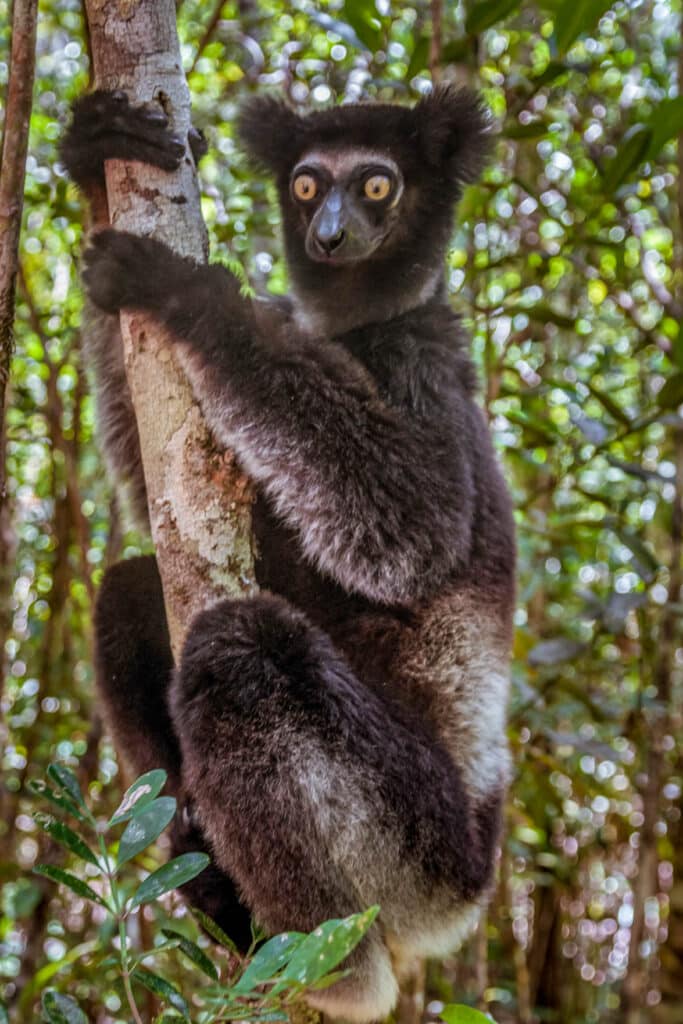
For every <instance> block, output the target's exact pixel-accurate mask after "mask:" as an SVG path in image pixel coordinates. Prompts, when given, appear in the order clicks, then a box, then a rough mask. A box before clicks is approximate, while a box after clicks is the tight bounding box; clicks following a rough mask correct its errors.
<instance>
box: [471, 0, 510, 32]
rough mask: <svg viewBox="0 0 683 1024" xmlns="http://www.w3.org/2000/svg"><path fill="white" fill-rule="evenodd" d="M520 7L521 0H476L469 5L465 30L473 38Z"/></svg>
mask: <svg viewBox="0 0 683 1024" xmlns="http://www.w3.org/2000/svg"><path fill="white" fill-rule="evenodd" d="M519 6H520V0H476V2H475V3H473V4H471V5H469V8H468V11H467V17H466V19H465V29H466V31H467V32H468V33H469V35H471V36H474V35H477V33H478V32H483V31H484V30H485V29H487V28H491V26H492V25H495V24H497V22H499V21H502V20H503V18H507V16H508V15H509V14H512V12H513V11H515V10H517V8H518V7H519Z"/></svg>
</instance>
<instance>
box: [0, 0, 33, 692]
mask: <svg viewBox="0 0 683 1024" xmlns="http://www.w3.org/2000/svg"><path fill="white" fill-rule="evenodd" d="M37 22H38V0H14V4H13V6H12V51H11V54H10V67H9V80H8V83H7V100H6V103H5V125H4V130H3V134H2V156H1V159H0V696H1V695H2V693H3V691H4V678H5V654H4V651H5V640H6V638H7V633H8V630H9V625H10V606H9V601H10V586H11V579H10V563H11V561H12V548H13V544H12V530H11V527H10V516H9V509H8V506H7V497H8V496H7V483H6V480H5V429H6V425H5V403H6V393H7V384H8V380H9V364H10V358H11V355H12V345H13V336H12V325H13V323H14V298H15V294H16V281H17V272H18V269H19V232H20V229H21V213H22V210H23V206H24V178H25V175H26V154H27V152H28V131H29V123H30V120H31V101H32V99H33V76H34V71H35V58H36V26H37Z"/></svg>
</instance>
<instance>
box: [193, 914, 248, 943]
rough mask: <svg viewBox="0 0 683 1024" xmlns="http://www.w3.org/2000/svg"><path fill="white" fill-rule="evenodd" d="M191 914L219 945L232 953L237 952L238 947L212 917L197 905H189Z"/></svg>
mask: <svg viewBox="0 0 683 1024" xmlns="http://www.w3.org/2000/svg"><path fill="white" fill-rule="evenodd" d="M190 910H191V912H192V916H193V917H194V918H195V920H196V922H197V924H198V925H199V926H200V927H201V928H203V929H204V931H205V932H206V934H207V935H210V936H211V938H212V939H214V940H215V941H216V942H217V943H218V945H219V946H223V948H224V949H229V950H230V951H231V952H232V953H237V952H238V949H237V946H236V945H235V943H234V942H233V941H232V939H231V938H230V936H229V935H226V934H225V932H224V931H223V929H222V928H221V926H220V925H219V924H216V922H215V921H214V919H213V918H212V917H209V915H208V914H205V913H204V911H203V910H200V909H199V907H190Z"/></svg>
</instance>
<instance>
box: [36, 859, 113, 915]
mask: <svg viewBox="0 0 683 1024" xmlns="http://www.w3.org/2000/svg"><path fill="white" fill-rule="evenodd" d="M33 873H34V874H36V875H43V876H44V877H45V878H49V879H50V880H51V881H52V882H58V883H59V885H65V886H66V887H67V888H68V889H71V891H72V892H75V893H76V895H77V896H81V897H82V898H83V899H85V900H91V901H92V902H93V903H99V905H100V906H101V907H105V908H106V909H107V910H109V907H108V906H107V904H106V902H105V901H104V899H103V898H102V897H101V896H100V895H99V893H96V892H95V890H94V889H91V888H90V886H89V885H88V883H87V882H84V881H83V880H82V879H80V878H76V876H75V875H72V874H71V873H70V872H69V871H63V870H62V869H61V868H56V867H54V866H53V865H52V864H36V866H35V867H34V869H33Z"/></svg>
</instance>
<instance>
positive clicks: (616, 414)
mask: <svg viewBox="0 0 683 1024" xmlns="http://www.w3.org/2000/svg"><path fill="white" fill-rule="evenodd" d="M584 383H585V385H586V387H587V388H588V390H589V391H590V393H591V395H592V396H593V398H596V399H597V400H598V402H600V405H602V406H603V408H605V409H606V410H607V412H608V413H609V414H610V416H611V417H612V419H615V420H616V421H617V423H623V424H624V426H625V427H630V426H631V419H630V417H629V416H628V413H625V412H624V410H623V409H622V408H621V406H620V405H617V403H616V402H615V401H614V399H613V398H611V397H610V395H608V394H607V392H606V391H602V390H601V389H600V388H598V387H596V386H595V384H593V383H592V382H591V381H590V380H586V381H585V382H584Z"/></svg>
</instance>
